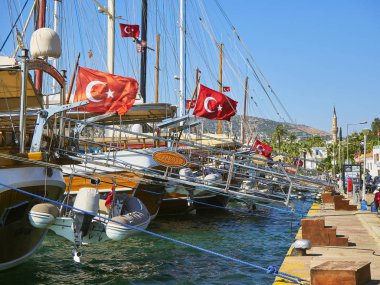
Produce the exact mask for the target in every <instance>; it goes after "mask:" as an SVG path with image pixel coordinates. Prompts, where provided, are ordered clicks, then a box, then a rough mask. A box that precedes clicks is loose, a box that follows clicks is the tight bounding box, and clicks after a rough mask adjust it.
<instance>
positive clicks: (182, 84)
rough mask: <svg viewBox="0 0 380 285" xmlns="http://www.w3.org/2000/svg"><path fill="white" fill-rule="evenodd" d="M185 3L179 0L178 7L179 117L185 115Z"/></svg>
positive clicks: (183, 0)
mask: <svg viewBox="0 0 380 285" xmlns="http://www.w3.org/2000/svg"><path fill="white" fill-rule="evenodd" d="M185 1H186V0H180V7H179V9H180V10H179V32H180V34H179V57H180V63H179V114H180V116H181V117H183V116H184V115H185V108H184V105H185V98H186V58H185V49H186V41H185V25H186V9H185Z"/></svg>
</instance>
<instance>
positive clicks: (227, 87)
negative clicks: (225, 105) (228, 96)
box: [223, 86, 231, 92]
mask: <svg viewBox="0 0 380 285" xmlns="http://www.w3.org/2000/svg"><path fill="white" fill-rule="evenodd" d="M230 91H231V87H229V86H223V92H230Z"/></svg>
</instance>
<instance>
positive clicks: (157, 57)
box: [156, 34, 161, 103]
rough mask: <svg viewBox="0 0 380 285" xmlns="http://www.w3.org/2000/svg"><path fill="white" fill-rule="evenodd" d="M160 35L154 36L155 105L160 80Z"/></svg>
mask: <svg viewBox="0 0 380 285" xmlns="http://www.w3.org/2000/svg"><path fill="white" fill-rule="evenodd" d="M160 39H161V36H160V34H157V36H156V103H158V86H159V80H160Z"/></svg>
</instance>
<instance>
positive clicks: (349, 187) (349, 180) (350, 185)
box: [347, 177, 353, 198]
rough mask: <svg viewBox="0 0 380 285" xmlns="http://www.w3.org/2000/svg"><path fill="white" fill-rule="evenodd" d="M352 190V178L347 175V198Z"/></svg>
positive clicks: (350, 195)
mask: <svg viewBox="0 0 380 285" xmlns="http://www.w3.org/2000/svg"><path fill="white" fill-rule="evenodd" d="M352 190H353V185H352V178H351V177H348V179H347V195H348V198H351V197H352Z"/></svg>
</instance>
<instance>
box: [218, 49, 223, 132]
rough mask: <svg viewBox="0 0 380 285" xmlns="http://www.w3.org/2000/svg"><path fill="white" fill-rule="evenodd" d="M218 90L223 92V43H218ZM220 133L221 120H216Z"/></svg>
mask: <svg viewBox="0 0 380 285" xmlns="http://www.w3.org/2000/svg"><path fill="white" fill-rule="evenodd" d="M218 83H219V92H220V93H223V43H220V45H219V82H218ZM221 133H222V121H221V120H218V134H219V135H220V134H221Z"/></svg>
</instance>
